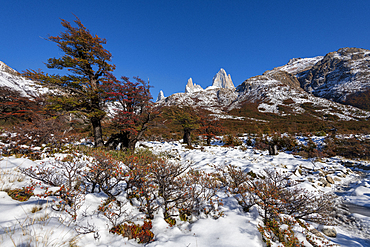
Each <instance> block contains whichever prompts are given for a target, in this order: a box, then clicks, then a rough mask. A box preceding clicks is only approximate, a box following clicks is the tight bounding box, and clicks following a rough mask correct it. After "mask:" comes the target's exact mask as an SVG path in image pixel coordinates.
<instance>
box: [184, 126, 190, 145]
mask: <svg viewBox="0 0 370 247" xmlns="http://www.w3.org/2000/svg"><path fill="white" fill-rule="evenodd" d="M190 132H191V129H188V128H185V129H184V137H183V140H184V143H186V144H187V145H188V146H191V136H190Z"/></svg>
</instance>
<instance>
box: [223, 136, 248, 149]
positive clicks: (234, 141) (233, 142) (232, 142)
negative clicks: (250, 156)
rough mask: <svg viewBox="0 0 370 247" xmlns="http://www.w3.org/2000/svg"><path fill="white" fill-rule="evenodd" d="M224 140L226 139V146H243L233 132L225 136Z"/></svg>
mask: <svg viewBox="0 0 370 247" xmlns="http://www.w3.org/2000/svg"><path fill="white" fill-rule="evenodd" d="M222 140H223V141H224V143H225V146H230V147H235V146H241V145H242V144H243V142H242V141H241V140H240V139H239V138H238V137H234V136H232V135H231V134H229V135H226V136H224V137H223V138H222Z"/></svg>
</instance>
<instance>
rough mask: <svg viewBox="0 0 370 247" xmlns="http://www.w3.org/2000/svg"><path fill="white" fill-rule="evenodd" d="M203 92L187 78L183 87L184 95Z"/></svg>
mask: <svg viewBox="0 0 370 247" xmlns="http://www.w3.org/2000/svg"><path fill="white" fill-rule="evenodd" d="M199 91H203V88H202V87H201V86H200V85H197V84H195V83H193V79H191V78H189V80H188V83H187V84H186V86H185V93H195V92H199Z"/></svg>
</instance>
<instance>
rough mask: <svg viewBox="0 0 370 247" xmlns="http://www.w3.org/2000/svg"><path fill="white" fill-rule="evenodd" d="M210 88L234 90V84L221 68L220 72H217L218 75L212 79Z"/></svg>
mask: <svg viewBox="0 0 370 247" xmlns="http://www.w3.org/2000/svg"><path fill="white" fill-rule="evenodd" d="M212 87H214V88H226V89H234V88H235V86H234V83H233V81H232V80H231V75H230V74H229V75H228V74H227V73H226V71H225V70H224V69H223V68H221V69H220V71H218V73H217V74H216V75H215V76H214V77H213V80H212Z"/></svg>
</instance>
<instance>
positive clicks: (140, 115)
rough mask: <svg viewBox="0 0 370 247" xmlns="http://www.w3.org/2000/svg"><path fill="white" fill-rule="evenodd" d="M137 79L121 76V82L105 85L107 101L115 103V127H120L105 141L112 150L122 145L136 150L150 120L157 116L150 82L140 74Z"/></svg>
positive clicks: (110, 82)
mask: <svg viewBox="0 0 370 247" xmlns="http://www.w3.org/2000/svg"><path fill="white" fill-rule="evenodd" d="M134 79H135V80H136V82H132V81H130V80H129V78H127V77H122V81H118V80H115V81H109V82H107V83H106V84H105V88H106V92H107V100H108V101H111V102H114V103H113V104H115V106H116V108H115V110H114V118H113V120H112V126H113V127H114V128H117V129H118V130H119V133H116V134H113V135H112V136H111V137H110V138H109V140H108V141H107V143H106V144H105V145H106V146H108V147H110V148H112V149H116V148H117V147H118V145H119V144H121V149H127V150H130V151H134V150H135V145H136V143H137V142H138V141H139V140H140V139H141V138H142V137H143V134H144V132H145V131H146V129H147V128H148V124H149V122H150V121H151V120H153V118H154V117H155V116H156V114H155V111H154V109H153V108H152V106H151V101H150V100H151V99H152V96H151V94H150V92H149V83H146V82H145V81H143V80H141V79H140V78H138V77H134Z"/></svg>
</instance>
